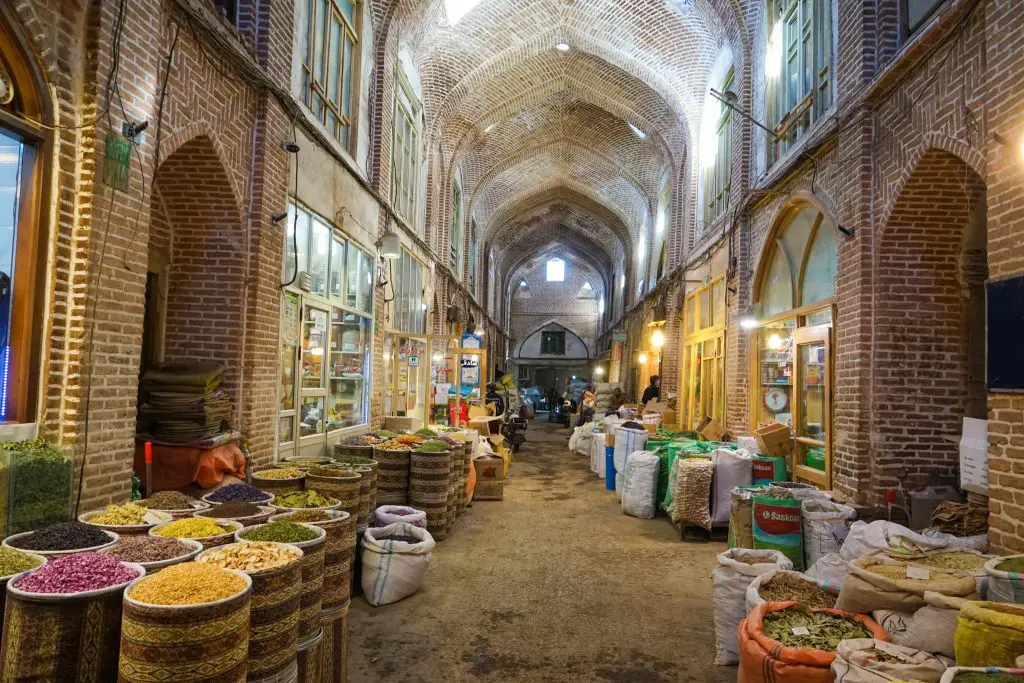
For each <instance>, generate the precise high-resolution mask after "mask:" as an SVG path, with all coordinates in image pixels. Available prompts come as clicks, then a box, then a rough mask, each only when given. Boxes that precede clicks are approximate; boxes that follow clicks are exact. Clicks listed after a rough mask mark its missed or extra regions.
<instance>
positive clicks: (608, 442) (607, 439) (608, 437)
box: [604, 432, 615, 448]
mask: <svg viewBox="0 0 1024 683" xmlns="http://www.w3.org/2000/svg"><path fill="white" fill-rule="evenodd" d="M604 445H605V446H611V447H612V448H615V432H609V433H608V434H605V435H604Z"/></svg>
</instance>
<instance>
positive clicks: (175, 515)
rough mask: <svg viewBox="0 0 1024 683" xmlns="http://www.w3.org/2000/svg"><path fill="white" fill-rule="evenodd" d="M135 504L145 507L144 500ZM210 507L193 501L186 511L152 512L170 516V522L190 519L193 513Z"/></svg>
mask: <svg viewBox="0 0 1024 683" xmlns="http://www.w3.org/2000/svg"><path fill="white" fill-rule="evenodd" d="M135 502H137V503H138V504H139V505H142V506H145V504H146V501H145V499H143V500H138V501H135ZM211 507H213V506H212V505H210V504H209V503H205V502H203V501H201V500H194V501H192V507H190V508H188V509H186V510H156V509H154V510H153V512H166V513H167V514H169V515H170V516H171V519H172V520H173V519H185V518H186V517H191V516H192V515H194V514H195V513H197V512H200V511H202V510H208V509H209V508H211Z"/></svg>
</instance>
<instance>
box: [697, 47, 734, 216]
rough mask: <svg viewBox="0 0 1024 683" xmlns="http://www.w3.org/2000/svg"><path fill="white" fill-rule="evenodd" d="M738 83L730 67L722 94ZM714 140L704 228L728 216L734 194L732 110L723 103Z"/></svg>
mask: <svg viewBox="0 0 1024 683" xmlns="http://www.w3.org/2000/svg"><path fill="white" fill-rule="evenodd" d="M735 80H736V70H735V68H734V67H729V72H728V73H727V74H726V75H725V78H724V79H723V81H722V87H721V89H720V92H725V91H727V90H731V89H732V86H733V83H734V82H735ZM715 139H716V140H717V144H718V151H717V152H716V154H715V163H714V164H712V165H711V166H708V167H707V168H705V170H704V223H705V225H710V224H711V223H714V222H715V221H716V220H717V219H718V218H720V217H721V216H723V215H725V212H726V211H728V210H729V197H730V195H731V194H732V109H730V108H729V107H727V106H725V105H724V104H723V105H722V107H721V113H720V114H719V117H718V123H717V124H716V127H715Z"/></svg>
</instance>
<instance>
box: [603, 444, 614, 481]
mask: <svg viewBox="0 0 1024 683" xmlns="http://www.w3.org/2000/svg"><path fill="white" fill-rule="evenodd" d="M604 488H605V490H606V491H615V446H605V447H604Z"/></svg>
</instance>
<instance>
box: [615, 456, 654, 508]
mask: <svg viewBox="0 0 1024 683" xmlns="http://www.w3.org/2000/svg"><path fill="white" fill-rule="evenodd" d="M660 469H661V458H659V457H658V456H656V455H655V454H654V453H652V452H651V451H638V452H636V453H634V454H633V455H631V456H630V457H629V461H628V462H626V472H625V474H623V475H622V480H623V481H622V511H623V512H625V513H626V514H627V515H632V516H633V517H640V518H641V519H652V518H653V517H654V513H655V512H657V509H658V499H657V496H658V471H659V470H660Z"/></svg>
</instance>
